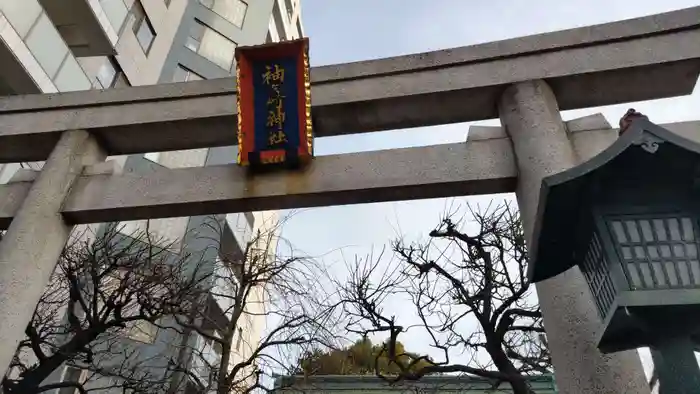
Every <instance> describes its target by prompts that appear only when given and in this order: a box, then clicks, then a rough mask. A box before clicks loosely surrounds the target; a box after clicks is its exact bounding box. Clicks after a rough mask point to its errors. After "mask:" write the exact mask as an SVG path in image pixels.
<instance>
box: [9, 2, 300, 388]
mask: <svg viewBox="0 0 700 394" xmlns="http://www.w3.org/2000/svg"><path fill="white" fill-rule="evenodd" d="M300 1H301V0H0V95H18V94H31V93H60V92H69V91H79V90H88V89H109V88H119V87H126V86H136V85H152V84H159V83H173V82H185V81H193V80H200V79H213V78H224V77H230V76H232V75H233V74H234V73H235V61H234V49H235V48H236V46H238V45H256V44H262V43H265V42H276V41H282V40H289V39H295V38H299V37H302V36H303V28H302V24H301V15H300V13H301V8H300ZM231 127H232V130H234V129H235V125H232V126H231ZM235 153H236V147H217V148H212V149H194V150H188V151H177V152H153V153H148V154H145V155H129V156H120V157H112V158H110V159H112V160H116V161H118V162H119V163H120V164H121V165H122V166H123V168H124V171H135V172H149V171H157V170H159V168H162V167H166V168H178V167H193V166H205V165H215V164H223V163H230V162H232V161H233V160H235V157H236V156H235ZM21 167H29V168H40V167H41V163H5V164H0V184H2V183H6V182H7V181H8V180H10V178H11V177H12V176H13V175H14V174H15V173H16V171H17V170H18V169H19V168H21ZM269 216H270V214H269V213H267V214H258V213H240V214H229V215H225V222H226V224H227V225H228V226H227V231H228V234H230V235H231V237H230V239H231V241H229V243H230V244H231V245H227V247H231V248H233V249H234V250H238V251H242V250H244V249H245V245H246V243H247V242H248V241H249V240H250V238H251V236H252V234H253V232H254V230H255V229H256V228H259V227H261V226H264V225H265V223H271V222H272V220H271V218H270V217H269ZM273 216H274V214H273ZM203 220H205V218H201V217H192V218H190V217H186V218H174V219H162V220H153V221H151V223H150V224H149V229H150V231H152V232H155V233H156V235H158V236H161V237H165V238H167V239H169V240H172V241H180V240H182V239H185V237H186V234H188V229H192V228H196V227H197V226H198V225H200V224H201V223H202V221H203ZM143 225H144V222H143V221H135V222H129V223H126V225H125V230H124V231H125V232H130V231H133V230H137V229H139V228H142V227H143ZM222 242H223V241H222ZM197 243H198V242H185V243H178V245H177V246H178V247H180V248H191V247H192V248H202V247H203V245H201V244H199V245H198V244H197ZM258 320H259V319H258ZM263 329H264V321H255V319H253V318H249V319H246V320H245V322H244V324H243V325H241V327H240V328H239V336H241V337H242V338H243V339H241V340H239V341H241V342H243V343H247V344H248V346H241V356H245V354H244V353H245V352H246V350H245V349H246V348H248V349H250V348H252V347H253V345H254V344H255V341H256V340H257V339H256V338H259V336H260V334H261V332H262V330H263ZM158 335H160V333H158V332H157V331H153V332H151V333H145V335H144V337H142V338H140V340H141V341H142V342H143V343H142V346H144V347H149V346H150V347H158V346H159V345H158V339H157V337H158ZM170 339H172V338H170ZM170 339H168V340H170ZM195 340H196V339H195ZM161 342H162V341H161ZM154 351H155V350H154ZM159 351H162V349H159ZM212 357H216V355H215V354H212ZM78 374H79V371H77V370H75V369H73V368H72V367H68V366H67V367H65V368H63V369H62V370H61V371H60V376H55V377H54V378H55V380H65V379H74V378H76V376H77V375H78ZM66 392H67V391H66ZM60 393H61V394H64V391H60ZM71 394H72V393H71Z"/></svg>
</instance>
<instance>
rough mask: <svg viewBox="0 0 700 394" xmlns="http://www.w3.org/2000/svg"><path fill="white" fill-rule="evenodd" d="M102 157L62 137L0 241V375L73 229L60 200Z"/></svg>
mask: <svg viewBox="0 0 700 394" xmlns="http://www.w3.org/2000/svg"><path fill="white" fill-rule="evenodd" d="M104 158H105V155H104V152H103V151H102V150H101V149H100V148H99V147H98V145H97V143H96V142H95V139H94V138H92V137H91V136H90V135H89V133H87V132H85V131H82V130H79V131H71V132H67V133H64V134H63V136H62V137H61V139H60V141H59V142H58V144H57V145H56V147H55V149H54V150H53V152H52V153H51V155H50V156H49V158H48V160H47V161H46V163H45V164H44V167H43V170H42V171H41V173H40V174H39V176H38V177H37V179H36V180H35V181H34V182H33V183H32V184H31V188H30V190H29V192H28V194H27V196H26V198H24V201H23V202H22V204H21V206H20V208H19V210H18V211H17V214H16V216H15V218H14V220H12V223H11V224H10V226H9V228H8V230H7V232H6V233H5V235H4V236H3V239H2V242H0V327H2V329H0V344H1V346H0V371H5V370H6V369H7V366H8V365H9V363H10V360H11V359H12V357H13V356H14V353H15V350H16V349H17V344H18V343H19V341H20V340H21V339H22V338H23V337H24V329H25V327H26V326H27V323H28V322H29V319H30V318H31V316H32V313H33V311H34V308H35V307H36V304H37V302H38V301H39V298H40V296H41V294H42V292H43V290H44V288H45V286H46V284H47V282H48V280H49V277H50V276H51V272H53V269H54V266H55V265H56V261H57V260H58V257H59V255H60V253H61V250H62V249H63V246H64V245H65V243H66V241H67V240H68V237H69V235H70V231H71V228H72V227H73V226H72V225H69V224H68V223H66V222H65V220H64V218H63V216H62V215H61V213H60V211H61V206H62V204H63V201H64V198H65V197H66V196H67V195H68V193H69V191H70V189H71V187H72V186H73V185H74V183H75V180H76V179H77V178H78V177H79V176H80V174H81V172H82V171H83V166H84V165H87V164H92V163H94V162H96V161H101V160H104ZM19 184H21V183H15V185H19Z"/></svg>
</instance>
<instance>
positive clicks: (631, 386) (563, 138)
mask: <svg viewBox="0 0 700 394" xmlns="http://www.w3.org/2000/svg"><path fill="white" fill-rule="evenodd" d="M498 110H499V114H500V117H501V123H502V124H503V126H504V128H505V129H506V132H507V133H508V135H509V136H510V138H511V140H512V142H513V149H514V151H515V156H516V161H517V166H518V185H517V189H516V195H517V199H518V205H519V206H520V214H521V218H522V223H523V229H524V231H525V237H526V240H527V243H528V245H529V244H530V242H531V239H532V238H531V237H532V231H533V227H534V224H535V215H536V212H537V205H538V201H539V193H540V185H541V183H542V179H543V178H544V177H546V176H548V175H550V174H553V173H557V172H560V171H563V170H566V169H568V168H571V167H573V166H575V165H577V164H578V163H579V161H580V159H579V158H578V157H577V155H576V153H575V152H574V149H573V146H572V143H571V141H570V140H569V135H568V133H567V131H566V127H565V125H564V123H563V122H562V119H561V115H560V113H559V106H558V104H557V101H556V97H555V96H554V93H553V92H552V90H551V88H550V87H549V85H547V83H546V82H545V81H542V80H537V81H528V82H521V83H518V84H515V85H512V86H510V87H509V88H507V89H506V90H505V92H504V93H503V96H502V97H501V99H500V101H499V108H498ZM582 156H583V155H582ZM584 159H585V158H584ZM536 288H537V295H538V297H539V302H540V306H541V308H542V313H543V315H544V325H545V329H546V330H547V341H548V343H549V347H550V350H551V352H552V360H553V363H554V370H555V373H556V381H557V387H558V388H559V390H560V392H561V393H562V394H584V393H585V394H588V393H596V394H625V393H629V394H632V393H634V394H639V393H649V392H650V390H649V386H648V383H647V381H646V377H645V375H644V370H643V368H642V363H641V361H640V359H639V355H638V354H637V353H636V352H634V351H628V352H622V353H615V354H612V355H602V354H601V353H600V352H599V351H598V349H597V346H596V340H597V334H598V331H599V330H600V327H601V322H600V318H599V316H598V314H597V312H596V310H595V304H594V302H593V299H592V297H591V294H590V292H589V290H588V287H587V285H586V282H585V281H584V278H583V275H582V273H581V271H580V270H579V269H578V268H572V269H570V270H569V271H567V272H565V273H564V274H561V275H559V276H557V277H555V278H552V279H549V280H546V281H543V282H540V283H538V284H537V286H536Z"/></svg>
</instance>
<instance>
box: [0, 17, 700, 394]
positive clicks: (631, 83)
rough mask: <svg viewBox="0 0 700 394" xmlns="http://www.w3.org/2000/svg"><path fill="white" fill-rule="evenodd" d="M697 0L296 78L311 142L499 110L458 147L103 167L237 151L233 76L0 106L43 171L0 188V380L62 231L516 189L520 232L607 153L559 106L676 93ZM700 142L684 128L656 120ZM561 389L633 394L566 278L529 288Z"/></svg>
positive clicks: (604, 135)
mask: <svg viewBox="0 0 700 394" xmlns="http://www.w3.org/2000/svg"><path fill="white" fill-rule="evenodd" d="M699 74H700V7H696V8H690V9H685V10H680V11H675V12H670V13H666V14H660V15H654V16H650V17H644V18H638V19H634V20H628V21H621V22H615V23H609V24H604V25H598V26H592V27H584V28H578V29H572V30H566V31H561V32H555V33H548V34H542V35H536V36H529V37H523V38H517V39H512V40H506V41H499V42H494V43H488V44H482V45H475V46H469V47H463V48H455V49H450V50H443V51H436V52H430V53H423V54H416V55H409V56H401V57H394V58H388V59H380V60H373V61H366V62H358V63H349V64H341V65H333V66H325V67H317V68H313V69H312V89H313V93H312V97H313V114H314V126H315V131H316V136H317V137H327V136H335V135H343V134H351V133H363V132H373V131H381V130H389V129H399V128H407V127H416V126H427V125H436V124H446V123H455V122H467V121H474V120H482V119H491V118H496V117H500V119H501V122H502V124H503V126H504V127H502V128H498V127H496V128H483V127H477V128H473V129H472V130H471V132H470V133H469V137H468V139H467V141H466V142H465V143H457V144H447V145H438V146H428V147H421V148H406V149H395V150H385V151H377V152H365V153H352V154H342V155H334V156H322V157H317V158H316V159H315V160H314V162H313V163H312V164H311V165H310V166H309V167H308V168H307V169H305V170H303V171H300V172H293V173H278V174H264V175H258V176H255V177H248V176H246V175H245V172H244V170H243V169H240V168H238V167H237V166H236V165H235V164H231V165H221V166H210V167H198V168H181V169H172V170H162V171H158V172H155V173H153V174H149V175H147V176H140V175H138V174H134V173H124V174H121V173H119V172H118V171H114V166H112V165H111V163H112V162H110V161H108V162H104V159H105V158H106V157H107V156H114V155H124V154H132V153H146V152H153V151H169V150H181V149H194V148H204V147H215V146H228V145H234V144H235V143H236V136H235V131H234V130H235V124H236V121H235V119H236V112H235V111H236V105H235V94H236V89H235V86H234V85H235V82H234V81H233V80H232V79H218V80H210V81H197V82H188V83H181V84H169V85H157V86H148V87H133V88H128V89H116V90H106V91H87V92H76V93H66V94H51V95H31V96H17V97H8V98H3V99H0V162H19V161H42V160H45V161H46V162H45V165H44V167H43V169H42V170H41V171H40V172H35V173H33V174H27V173H24V174H22V176H18V177H15V179H14V181H13V182H11V183H9V184H7V185H3V186H0V228H7V229H8V231H7V233H6V235H5V237H4V238H3V240H2V242H1V243H0V370H2V371H4V370H5V368H6V367H7V365H8V364H9V362H10V360H11V357H12V355H13V353H14V350H15V347H16V344H17V342H18V341H19V340H20V339H21V338H22V335H23V331H24V328H25V326H26V324H27V322H28V321H29V319H30V317H31V313H32V311H33V309H34V307H35V305H36V302H37V301H38V299H39V297H40V295H41V292H42V290H43V289H44V286H45V285H46V282H47V281H48V278H49V276H50V273H51V271H52V270H53V267H54V265H55V262H56V260H57V258H58V256H59V254H60V251H61V249H62V248H63V246H64V244H65V242H66V240H67V238H68V235H69V232H70V230H71V229H72V227H73V226H74V225H76V224H86V223H97V222H105V221H121V220H136V219H146V218H166V217H180V216H190V215H205V214H215V213H229V212H242V211H251V210H268V209H285V208H295V207H313V206H323V205H341V204H355V203H368V202H379V201H395V200H410V199H420V198H434V197H448V196H464V195H475V194H484V193H505V192H513V191H515V192H516V195H517V198H518V203H519V206H520V210H521V213H522V219H523V223H524V227H525V233H526V235H527V237H528V239H529V237H530V236H531V234H532V227H533V224H534V223H533V222H534V215H535V212H536V210H537V201H538V193H539V189H540V183H541V180H542V178H543V177H544V176H547V175H549V174H552V173H556V172H559V171H562V170H565V169H567V168H570V167H572V166H574V165H577V164H578V163H580V162H582V161H585V160H587V159H589V158H590V157H592V156H594V155H595V154H596V153H598V152H600V151H601V150H602V149H604V148H605V147H607V146H608V145H609V144H610V143H611V142H612V141H613V140H614V139H615V138H616V135H617V134H616V131H615V130H614V129H612V128H611V127H610V125H608V124H607V122H605V120H604V119H601V117H599V116H591V117H586V118H582V119H578V120H574V121H572V122H568V123H566V124H565V123H564V122H562V119H561V116H560V113H559V111H560V110H566V109H574V108H584V107H593V106H601V105H607V104H615V103H622V102H631V101H640V100H648V99H655V98H662V97H671V96H678V95H686V94H690V93H691V92H692V90H693V87H694V85H695V83H696V81H697V79H698V75H699ZM664 127H667V128H669V129H670V130H672V131H675V132H677V133H680V134H683V135H685V136H686V137H688V138H693V139H696V140H698V139H700V136H699V135H698V134H700V133H698V130H700V123H698V122H687V123H679V124H671V125H665V126H664ZM231 160H232V162H233V161H234V158H233V157H232V158H231ZM537 291H538V295H539V299H540V303H541V306H542V310H543V313H544V322H545V326H546V329H547V333H548V340H549V343H550V347H551V351H552V355H553V361H554V366H555V370H556V376H557V384H558V386H559V388H560V390H561V392H562V393H567V394H568V393H614V394H620V393H644V392H648V390H649V389H648V387H647V385H646V380H645V378H644V374H643V371H642V368H641V363H640V361H639V358H638V356H637V355H636V354H635V353H634V352H627V353H620V354H613V355H608V356H602V355H601V354H600V353H599V352H598V351H597V349H596V335H597V333H598V331H599V325H600V320H599V317H598V315H597V314H596V311H595V307H594V304H593V302H592V300H591V296H590V294H589V291H588V288H587V287H586V284H585V282H584V280H583V278H582V275H581V273H580V271H579V270H578V269H576V268H575V269H571V270H569V271H568V272H567V273H565V274H563V275H561V276H559V277H556V278H553V279H550V280H548V281H545V282H542V283H541V284H538V285H537Z"/></svg>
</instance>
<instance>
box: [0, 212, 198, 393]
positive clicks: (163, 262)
mask: <svg viewBox="0 0 700 394" xmlns="http://www.w3.org/2000/svg"><path fill="white" fill-rule="evenodd" d="M92 235H94V236H88V237H83V236H81V237H74V238H73V241H72V242H71V243H70V244H69V245H67V246H66V247H65V249H64V250H63V252H62V254H61V256H60V259H59V261H58V263H57V266H56V269H55V270H54V273H53V275H52V278H51V280H50V282H49V285H48V286H47V288H46V290H45V291H44V293H43V295H42V297H41V300H40V301H39V303H38V305H37V307H36V310H35V311H34V314H33V316H32V319H31V321H30V323H29V324H28V325H27V327H26V330H25V335H26V336H25V338H24V339H23V340H22V341H21V342H20V343H19V346H18V349H17V353H16V355H15V357H14V359H13V361H12V363H11V365H10V368H9V369H8V371H7V373H6V375H5V377H4V379H3V380H2V388H3V389H4V392H5V393H6V394H15V393H21V394H32V393H41V392H45V391H48V390H51V389H55V388H60V387H74V388H75V389H76V390H78V392H80V393H86V392H88V391H95V390H101V389H105V388H108V387H119V388H123V389H129V390H131V391H132V392H135V393H139V392H149V393H151V394H153V393H154V392H158V390H159V389H160V388H161V387H163V384H164V381H163V380H164V379H166V377H165V376H163V375H162V374H153V373H151V370H149V369H148V368H145V367H144V364H143V363H144V362H146V361H147V360H143V359H140V358H139V354H138V352H137V350H134V348H130V347H129V346H127V345H128V343H127V342H128V341H125V340H124V339H125V337H127V336H128V335H133V334H135V333H137V331H138V330H143V329H144V327H146V328H148V327H150V326H151V325H153V326H158V325H161V324H162V323H163V321H164V320H167V318H168V317H169V316H173V315H179V314H186V313H189V310H188V309H189V306H190V305H191V303H190V302H189V301H190V300H191V299H192V298H193V297H196V296H197V295H198V294H200V293H201V291H202V289H201V284H202V282H203V281H204V279H205V278H206V276H205V275H200V274H198V269H197V268H196V267H197V264H192V262H191V261H188V259H187V256H183V255H177V254H174V253H172V252H170V251H169V246H170V245H169V244H166V243H164V242H162V240H156V239H153V238H152V236H151V234H150V233H149V232H148V229H146V231H140V232H137V233H134V234H131V235H130V236H127V235H124V234H122V233H121V232H120V231H119V230H118V229H117V227H116V226H114V225H110V226H106V227H104V232H103V233H101V234H92ZM66 365H68V366H69V367H70V366H73V367H74V369H76V370H78V371H82V372H81V373H82V377H81V378H76V379H75V380H68V381H63V382H59V383H45V381H47V378H49V377H50V376H55V374H56V373H57V371H60V370H61V368H64V367H65V366H66ZM97 377H100V379H97V380H98V382H97V383H95V384H92V385H89V384H87V383H86V382H88V381H92V382H93V383H94V381H95V380H96V379H93V378H97ZM52 380H55V379H52Z"/></svg>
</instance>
